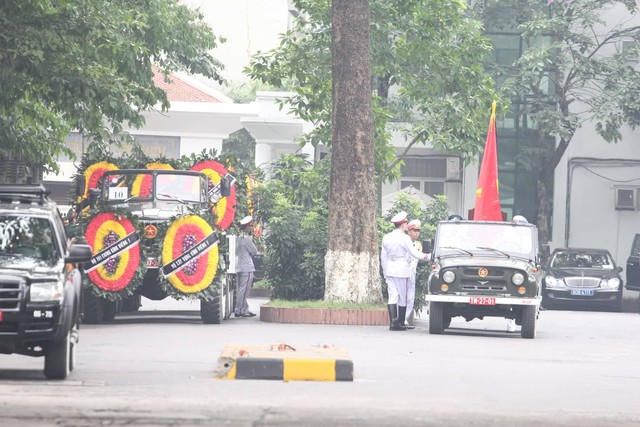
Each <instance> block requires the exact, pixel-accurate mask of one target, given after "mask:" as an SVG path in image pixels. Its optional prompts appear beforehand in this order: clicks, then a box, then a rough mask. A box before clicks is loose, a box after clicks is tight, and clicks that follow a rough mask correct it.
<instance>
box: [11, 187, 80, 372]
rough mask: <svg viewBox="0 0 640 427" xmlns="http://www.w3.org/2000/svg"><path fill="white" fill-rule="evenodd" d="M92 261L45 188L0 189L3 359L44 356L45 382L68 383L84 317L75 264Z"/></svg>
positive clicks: (77, 271) (78, 273)
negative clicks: (7, 356) (73, 237)
mask: <svg viewBox="0 0 640 427" xmlns="http://www.w3.org/2000/svg"><path fill="white" fill-rule="evenodd" d="M89 259H91V248H90V247H89V245H85V244H78V243H73V242H71V241H70V240H69V239H68V238H67V234H66V232H65V228H64V223H63V221H62V218H61V217H60V214H59V212H58V209H57V206H56V204H55V203H54V202H53V201H51V200H50V199H49V198H48V192H47V191H46V189H45V188H44V187H43V186H41V185H36V186H34V185H5V184H0V353H4V354H12V353H17V354H23V355H27V356H44V375H45V377H47V378H50V379H64V378H66V377H67V375H68V374H69V372H70V371H71V370H72V369H73V366H74V346H75V344H76V343H77V342H78V325H79V321H80V312H81V308H80V301H81V294H80V292H81V282H82V281H81V276H80V271H79V269H78V268H76V266H75V265H74V264H75V263H79V262H85V261H89Z"/></svg>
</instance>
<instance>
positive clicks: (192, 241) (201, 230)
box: [162, 215, 218, 294]
mask: <svg viewBox="0 0 640 427" xmlns="http://www.w3.org/2000/svg"><path fill="white" fill-rule="evenodd" d="M162 262H163V263H164V265H163V267H162V271H163V274H165V276H166V278H167V280H168V281H169V283H170V284H171V285H172V286H173V287H174V288H175V289H177V290H178V291H180V292H182V293H185V294H193V293H196V292H200V291H202V290H204V289H206V288H208V287H209V285H211V283H212V282H213V279H214V277H215V275H216V272H217V270H218V245H217V236H216V235H215V233H213V229H212V228H211V226H210V225H209V224H208V223H207V222H206V221H205V220H204V219H203V218H201V217H200V216H198V215H188V216H185V217H182V218H178V219H176V220H175V221H174V222H173V223H172V224H171V225H170V226H169V228H168V229H167V233H166V235H165V238H164V241H163V244H162Z"/></svg>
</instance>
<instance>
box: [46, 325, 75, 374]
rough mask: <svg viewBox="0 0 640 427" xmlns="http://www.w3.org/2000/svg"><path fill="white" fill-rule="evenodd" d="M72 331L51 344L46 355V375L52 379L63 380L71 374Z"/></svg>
mask: <svg viewBox="0 0 640 427" xmlns="http://www.w3.org/2000/svg"><path fill="white" fill-rule="evenodd" d="M72 352H73V348H72V345H71V333H70V332H67V334H66V335H65V336H64V338H63V339H61V340H59V341H54V342H52V343H51V344H49V346H48V348H47V350H46V352H45V355H44V376H45V377H47V378H48V379H51V380H63V379H65V378H67V375H69V371H70V369H69V367H70V366H72V363H71V355H72Z"/></svg>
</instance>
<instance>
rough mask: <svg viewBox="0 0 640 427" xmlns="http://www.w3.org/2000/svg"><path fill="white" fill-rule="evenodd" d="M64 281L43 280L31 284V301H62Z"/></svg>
mask: <svg viewBox="0 0 640 427" xmlns="http://www.w3.org/2000/svg"><path fill="white" fill-rule="evenodd" d="M62 288H63V284H62V282H41V283H32V284H31V287H30V289H31V301H62V298H63V292H62Z"/></svg>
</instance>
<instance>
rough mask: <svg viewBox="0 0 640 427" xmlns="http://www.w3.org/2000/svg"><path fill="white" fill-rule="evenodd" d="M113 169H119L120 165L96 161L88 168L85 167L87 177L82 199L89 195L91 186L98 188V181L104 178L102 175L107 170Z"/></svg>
mask: <svg viewBox="0 0 640 427" xmlns="http://www.w3.org/2000/svg"><path fill="white" fill-rule="evenodd" d="M113 170H118V166H116V165H114V164H113V163H109V162H98V163H94V164H92V165H91V166H89V167H88V168H87V169H85V171H84V173H83V175H84V177H85V184H84V194H83V196H82V197H81V198H80V200H82V199H86V198H87V197H88V196H89V189H90V188H98V183H99V182H100V179H102V176H103V175H104V174H105V172H107V171H113ZM80 200H78V201H80Z"/></svg>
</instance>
